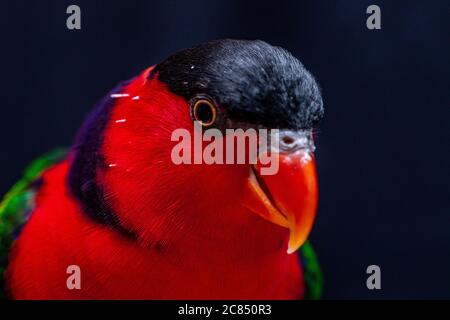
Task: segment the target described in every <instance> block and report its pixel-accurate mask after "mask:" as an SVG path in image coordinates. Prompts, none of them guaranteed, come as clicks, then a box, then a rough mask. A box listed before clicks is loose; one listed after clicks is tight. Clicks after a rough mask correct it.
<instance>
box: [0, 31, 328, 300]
mask: <svg viewBox="0 0 450 320" xmlns="http://www.w3.org/2000/svg"><path fill="white" fill-rule="evenodd" d="M199 102H200V107H198V106H199ZM323 113H324V109H323V103H322V97H321V93H320V89H319V86H318V84H317V83H316V81H315V79H314V78H313V76H312V75H311V74H310V73H309V72H308V71H307V70H306V69H305V68H304V66H303V65H302V63H300V62H299V60H297V59H296V58H295V57H293V56H292V55H291V54H290V53H289V52H288V51H286V50H285V49H282V48H280V47H275V46H271V45H269V44H267V43H266V42H263V41H259V40H258V41H247V40H231V39H227V40H215V41H211V42H207V43H204V44H200V45H197V46H194V47H192V48H189V49H185V50H182V51H180V52H178V53H176V54H174V55H172V56H170V57H169V58H167V59H166V60H164V61H163V62H161V63H159V64H157V65H155V66H153V67H150V68H148V69H146V70H145V71H143V72H142V73H141V74H140V75H138V76H137V77H135V78H133V79H131V80H129V81H127V82H124V83H121V84H120V85H119V86H117V87H116V88H115V89H113V90H112V91H111V92H110V93H109V94H108V95H106V97H105V98H104V99H103V100H102V101H101V102H100V103H99V105H98V106H97V107H96V108H95V109H94V110H93V111H92V112H91V114H90V115H89V117H88V118H87V120H86V121H85V123H84V125H83V126H82V128H81V130H80V132H79V133H78V135H77V138H76V140H75V142H74V145H73V147H72V148H71V149H70V150H68V151H64V150H57V151H55V152H52V153H50V154H47V155H45V156H43V157H41V158H39V159H38V160H36V161H35V162H34V163H33V164H32V165H31V166H30V167H29V168H28V169H27V170H26V172H25V176H24V177H23V179H22V180H21V181H19V182H18V183H17V184H16V185H15V186H14V187H13V188H12V189H11V191H10V192H9V193H8V194H7V195H6V196H5V198H4V199H3V201H2V203H1V205H0V240H1V242H0V265H1V269H0V273H1V274H0V275H1V276H2V279H3V280H2V283H1V285H2V287H3V294H4V295H5V296H6V297H9V298H13V299H301V298H317V297H318V296H319V295H320V292H321V284H322V278H321V272H320V268H319V266H318V264H317V260H316V256H315V253H314V251H313V250H312V248H311V246H310V244H309V242H308V241H306V239H307V237H308V234H309V232H310V229H311V227H312V224H313V221H314V218H315V214H316V209H317V202H318V186H317V177H316V170H315V160H314V156H313V151H314V149H313V148H314V146H313V130H314V129H315V128H316V127H317V125H318V123H319V121H320V120H321V118H322V117H323ZM194 121H198V122H200V123H201V124H203V125H204V126H205V127H209V128H217V129H218V130H221V131H224V130H225V129H227V128H243V129H246V128H267V129H279V130H280V133H282V134H280V137H282V138H280V140H282V141H280V147H279V150H278V151H274V150H272V152H273V153H276V155H277V157H279V158H278V159H279V170H278V173H276V174H275V175H261V174H260V172H259V167H258V166H257V165H253V164H226V165H224V164H217V163H214V164H205V163H203V164H193V165H176V164H174V163H173V161H171V150H172V148H173V145H174V142H173V141H172V140H171V134H172V132H173V131H174V130H176V129H178V128H184V129H186V130H188V131H189V132H191V133H192V132H193V130H194V129H195V126H194ZM305 137H306V139H305ZM305 140H306V141H305ZM305 241H306V242H305ZM299 248H300V250H299V251H300V255H297V254H292V253H293V252H295V251H296V250H297V249H299ZM72 265H75V266H78V267H79V270H80V279H81V280H80V281H81V282H80V283H81V287H80V288H75V289H73V288H69V287H68V286H67V283H66V281H67V279H68V277H69V274H68V271H67V270H68V266H72Z"/></svg>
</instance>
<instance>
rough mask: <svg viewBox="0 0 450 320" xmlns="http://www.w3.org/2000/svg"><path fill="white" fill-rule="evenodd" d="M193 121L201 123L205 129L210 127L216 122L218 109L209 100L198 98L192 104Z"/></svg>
mask: <svg viewBox="0 0 450 320" xmlns="http://www.w3.org/2000/svg"><path fill="white" fill-rule="evenodd" d="M192 119H193V120H194V121H198V122H200V124H201V125H202V126H203V127H209V126H211V125H213V124H214V123H215V122H216V119H217V108H216V105H215V103H214V102H212V101H211V100H210V99H208V98H204V97H201V98H198V99H196V100H195V101H193V104H192Z"/></svg>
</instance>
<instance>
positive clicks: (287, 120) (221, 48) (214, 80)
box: [151, 40, 324, 130]
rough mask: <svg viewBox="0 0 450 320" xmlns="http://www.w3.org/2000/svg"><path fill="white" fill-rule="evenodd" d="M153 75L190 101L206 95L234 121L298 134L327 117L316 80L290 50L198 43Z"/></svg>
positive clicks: (237, 42)
mask: <svg viewBox="0 0 450 320" xmlns="http://www.w3.org/2000/svg"><path fill="white" fill-rule="evenodd" d="M155 74H157V75H158V78H159V79H160V80H161V81H162V82H164V83H166V84H167V85H168V87H169V88H170V90H171V91H172V92H173V93H175V94H177V95H179V96H182V97H184V98H186V99H187V100H189V99H191V98H193V97H194V96H195V95H198V94H208V95H209V96H211V97H212V98H213V99H214V100H215V101H217V102H218V103H219V104H220V106H221V107H222V108H223V109H224V110H225V113H226V116H227V117H228V118H229V119H230V120H232V121H237V122H246V123H250V124H255V125H261V126H265V127H267V128H279V129H294V130H298V129H310V128H312V127H314V126H315V125H316V124H317V123H318V122H319V121H320V120H321V118H322V117H323V112H324V110H323V103H322V97H321V93H320V89H319V86H318V85H317V83H316V81H315V79H314V77H313V76H312V75H311V74H310V73H309V72H308V71H307V70H306V69H305V68H304V67H303V65H302V64H301V63H300V61H298V60H297V59H296V58H295V57H294V56H292V55H291V54H290V53H289V52H288V51H286V50H285V49H283V48H280V47H274V46H271V45H269V44H268V43H266V42H264V41H259V40H257V41H246V40H216V41H211V42H207V43H204V44H200V45H197V46H194V47H192V48H189V49H185V50H182V51H180V52H178V53H176V54H174V55H172V56H170V57H169V58H168V59H166V60H165V61H163V62H162V63H160V64H159V65H157V66H156V68H155V69H154V71H153V73H152V75H151V76H153V75H155Z"/></svg>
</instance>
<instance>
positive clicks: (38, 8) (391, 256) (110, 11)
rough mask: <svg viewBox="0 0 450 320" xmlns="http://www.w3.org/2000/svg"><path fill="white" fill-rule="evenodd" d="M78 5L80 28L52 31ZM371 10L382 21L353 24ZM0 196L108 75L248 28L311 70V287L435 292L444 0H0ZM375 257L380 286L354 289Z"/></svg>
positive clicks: (448, 206)
mask: <svg viewBox="0 0 450 320" xmlns="http://www.w3.org/2000/svg"><path fill="white" fill-rule="evenodd" d="M70 4H77V5H79V6H80V7H81V12H82V29H81V30H79V31H70V30H68V29H67V28H66V18H67V14H66V8H67V6H68V5H70ZM370 4H377V5H379V6H380V7H381V19H382V30H375V31H371V30H368V29H367V28H366V19H367V17H368V15H367V14H366V8H367V6H368V5H370ZM0 8H1V10H0V36H1V80H0V81H1V90H2V91H1V92H2V94H1V119H2V121H1V125H0V135H1V137H2V148H1V157H0V159H1V160H0V161H1V166H0V193H1V194H3V193H4V192H6V191H7V190H8V188H9V187H10V186H11V185H12V184H13V183H14V182H15V181H16V180H17V179H18V178H19V177H20V173H21V170H22V169H23V168H24V167H25V166H26V165H27V164H28V163H29V162H30V160H32V159H34V158H35V157H37V156H39V155H40V154H42V153H43V152H46V151H49V150H51V149H53V148H54V147H56V146H67V145H70V144H71V142H72V141H73V137H74V135H75V133H76V131H77V129H78V128H79V126H80V124H81V123H82V121H83V119H84V117H85V115H86V113H87V112H88V111H89V110H90V109H91V108H92V106H93V105H94V104H95V102H96V101H98V100H99V99H100V98H101V97H102V95H103V94H105V93H107V91H108V90H109V89H111V88H112V87H113V86H114V85H115V84H116V83H117V82H119V81H120V80H124V79H128V78H130V77H132V76H134V75H136V74H138V73H139V72H140V71H141V70H143V69H144V68H146V67H148V66H150V65H152V64H154V63H157V62H159V61H161V60H162V59H164V58H165V57H166V56H167V55H169V54H171V53H173V52H176V51H178V50H179V49H181V48H185V47H189V46H191V45H193V44H196V43H200V42H204V41H207V40H212V39H217V38H227V37H230V38H243V39H262V40H265V41H267V42H269V43H271V44H274V45H280V46H282V47H285V48H286V49H288V50H290V51H291V52H292V53H293V54H294V55H295V56H297V57H298V58H299V59H300V60H301V61H302V62H303V63H304V64H305V66H306V67H307V68H308V69H309V70H310V71H311V72H312V73H313V74H314V75H315V76H316V78H317V79H318V81H319V83H320V85H321V87H322V90H323V96H324V101H325V107H326V117H325V120H324V122H323V124H322V126H321V130H320V132H319V137H318V141H317V144H318V151H317V158H318V171H319V179H320V191H321V193H320V197H321V199H320V206H319V213H318V219H317V223H316V225H315V227H314V230H313V232H312V236H311V239H312V242H313V244H314V246H315V248H316V250H317V252H318V255H319V258H320V261H321V264H322V267H323V270H324V274H325V295H324V297H325V298H368V299H372V298H388V299H390V298H450V188H449V181H450V170H449V164H450V151H449V150H450V95H449V88H450V81H449V75H450V2H449V1H395V2H394V1H347V0H340V1H314V0H311V1H281V0H277V1H267V2H266V1H242V0H229V1H206V0H205V1H194V0H192V1H168V0H165V1H134V0H128V1H92V0H91V1H87V0H86V1H61V0H59V1H56V0H55V1H24V0H20V1H14V2H13V1H10V2H7V3H5V2H3V3H2V4H1V6H0ZM370 264H377V265H379V266H380V267H381V271H382V290H379V291H369V290H368V289H367V288H366V285H365V282H366V278H367V275H366V273H365V271H366V268H367V266H368V265H370Z"/></svg>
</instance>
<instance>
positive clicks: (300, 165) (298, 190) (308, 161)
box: [245, 149, 318, 254]
mask: <svg viewBox="0 0 450 320" xmlns="http://www.w3.org/2000/svg"><path fill="white" fill-rule="evenodd" d="M271 157H272V158H273V159H276V160H278V161H279V168H278V172H277V173H276V174H274V175H262V174H261V165H260V164H257V165H254V166H252V168H251V170H250V176H249V179H248V185H249V190H250V192H249V193H250V195H249V197H247V201H246V203H245V206H246V207H247V208H249V209H250V210H251V211H253V212H255V213H257V214H258V215H260V216H261V217H263V218H264V219H267V220H269V221H271V222H273V223H275V224H277V225H280V226H282V227H285V228H288V229H289V243H288V250H287V253H289V254H291V253H293V252H295V251H297V249H298V248H300V247H301V245H302V244H303V243H304V242H305V241H306V239H307V238H308V235H309V233H310V231H311V228H312V225H313V223H314V219H315V216H316V211H317V203H318V184H317V175H316V165H315V160H314V156H313V154H312V152H311V151H309V150H308V149H301V150H297V151H295V152H293V153H274V152H272V154H271ZM274 157H277V158H274ZM276 160H274V161H276Z"/></svg>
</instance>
